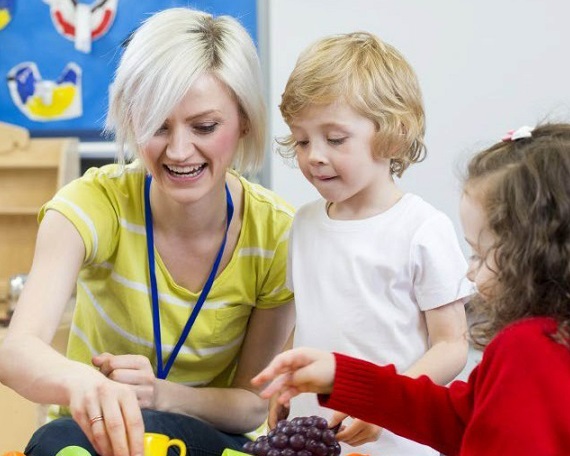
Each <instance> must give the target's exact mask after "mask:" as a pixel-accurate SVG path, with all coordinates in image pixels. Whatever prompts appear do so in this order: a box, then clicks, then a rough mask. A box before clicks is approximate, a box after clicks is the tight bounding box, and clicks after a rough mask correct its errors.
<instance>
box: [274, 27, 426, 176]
mask: <svg viewBox="0 0 570 456" xmlns="http://www.w3.org/2000/svg"><path fill="white" fill-rule="evenodd" d="M337 101H344V102H346V103H348V104H349V106H351V107H352V108H353V109H354V110H356V111H357V112H358V113H360V114H361V115H363V116H364V117H366V118H368V119H370V120H371V121H372V122H374V124H375V125H376V130H377V134H376V137H375V140H374V144H373V151H374V153H375V155H376V156H380V157H384V158H390V159H391V172H392V174H395V175H397V176H401V175H402V173H403V172H404V171H405V170H406V168H407V167H408V166H409V165H410V164H412V163H416V162H418V161H421V160H423V158H424V157H425V153H426V149H425V145H424V141H423V137H424V133H425V117H424V109H423V104H422V96H421V91H420V88H419V84H418V81H417V78H416V75H415V73H414V70H413V69H412V67H411V66H410V65H409V64H408V62H407V61H406V59H405V58H404V57H403V56H402V55H401V54H400V53H399V52H398V51H397V50H396V49H395V48H394V47H392V46H390V45H389V44H387V43H384V42H383V41H381V40H380V39H379V38H378V37H376V36H375V35H372V34H371V33H367V32H355V33H348V34H341V35H333V36H329V37H325V38H322V39H320V40H318V41H317V42H315V43H314V44H312V45H311V46H309V47H308V48H307V49H305V50H304V51H303V52H302V53H301V55H300V56H299V59H298V60H297V63H296V65H295V68H294V69H293V72H292V73H291V75H290V76H289V80H288V81H287V85H286V86H285V91H284V92H283V94H282V97H281V105H280V106H279V108H280V110H281V115H282V116H283V119H284V120H285V122H286V123H287V124H291V122H292V121H294V120H295V118H296V117H297V116H298V115H299V114H300V113H301V112H302V111H303V110H304V109H305V108H306V107H307V106H309V105H315V104H316V105H327V104H331V103H334V102H337ZM277 142H278V144H280V145H281V146H282V148H281V151H280V152H281V154H282V155H283V156H286V157H287V156H288V157H291V156H294V154H295V152H294V146H295V141H294V139H293V137H292V136H291V135H289V136H287V137H285V138H281V139H278V141H277Z"/></svg>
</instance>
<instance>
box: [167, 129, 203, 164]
mask: <svg viewBox="0 0 570 456" xmlns="http://www.w3.org/2000/svg"><path fill="white" fill-rule="evenodd" d="M195 151H196V145H195V144H194V138H193V136H192V134H190V133H189V132H188V131H186V130H185V129H183V128H178V129H174V130H173V131H172V133H171V134H170V137H169V138H168V145H167V147H166V155H167V157H168V158H170V159H173V160H177V161H184V160H186V159H187V158H188V157H191V156H192V155H193V154H194V152H195Z"/></svg>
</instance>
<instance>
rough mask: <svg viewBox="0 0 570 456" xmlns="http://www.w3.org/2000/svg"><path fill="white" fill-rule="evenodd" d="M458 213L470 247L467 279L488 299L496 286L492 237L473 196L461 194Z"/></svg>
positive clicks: (480, 208)
mask: <svg viewBox="0 0 570 456" xmlns="http://www.w3.org/2000/svg"><path fill="white" fill-rule="evenodd" d="M459 213H460V217H461V225H462V226H463V233H464V234H465V240H466V241H467V243H468V244H469V246H470V247H471V256H470V257H469V268H468V270H467V278H468V279H469V280H470V281H471V282H473V283H474V284H475V286H476V287H477V291H478V292H479V294H480V295H481V297H483V299H488V298H489V297H491V296H493V295H494V289H495V286H496V285H497V282H496V272H495V271H496V263H495V251H494V249H493V245H494V243H495V239H494V236H493V235H492V233H491V232H490V231H489V229H488V228H487V217H486V216H485V212H484V210H483V207H482V206H481V204H480V202H479V201H478V200H477V198H475V194H470V193H468V192H467V191H466V192H464V193H463V196H462V198H461V203H460V207H459Z"/></svg>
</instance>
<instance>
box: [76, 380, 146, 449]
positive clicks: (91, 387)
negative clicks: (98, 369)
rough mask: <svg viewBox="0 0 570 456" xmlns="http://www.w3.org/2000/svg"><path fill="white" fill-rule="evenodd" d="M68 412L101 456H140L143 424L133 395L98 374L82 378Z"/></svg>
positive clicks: (127, 389) (122, 386)
mask: <svg viewBox="0 0 570 456" xmlns="http://www.w3.org/2000/svg"><path fill="white" fill-rule="evenodd" d="M76 384H78V385H81V386H80V387H79V388H77V387H75V388H74V389H73V390H72V391H71V396H70V402H69V409H70V411H71V415H72V417H73V419H74V420H75V421H76V422H77V423H78V424H79V426H80V427H81V430H82V431H83V432H84V433H85V435H86V436H87V438H88V439H89V441H90V442H91V444H92V445H93V447H94V448H95V449H96V450H97V453H98V454H100V455H101V456H142V455H143V435H144V423H143V419H142V414H141V410H140V407H139V405H138V403H137V398H136V395H135V393H134V392H133V391H132V390H131V388H129V387H128V386H126V385H121V384H119V383H116V382H114V381H111V380H109V379H108V378H105V377H104V376H102V375H100V374H98V373H97V374H96V375H95V376H90V377H85V378H82V379H81V381H79V382H76Z"/></svg>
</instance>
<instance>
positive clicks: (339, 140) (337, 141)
mask: <svg viewBox="0 0 570 456" xmlns="http://www.w3.org/2000/svg"><path fill="white" fill-rule="evenodd" d="M327 141H328V142H329V144H332V145H333V146H340V145H341V144H343V143H344V142H345V141H346V137H344V138H329V139H327Z"/></svg>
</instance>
